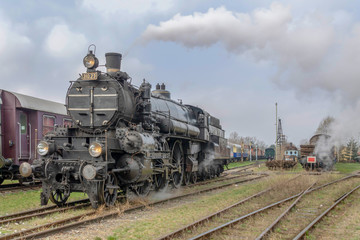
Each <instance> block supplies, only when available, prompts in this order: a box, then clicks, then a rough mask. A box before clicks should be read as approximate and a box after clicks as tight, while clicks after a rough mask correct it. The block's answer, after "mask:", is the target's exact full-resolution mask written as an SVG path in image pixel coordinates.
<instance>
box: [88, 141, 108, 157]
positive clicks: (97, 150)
mask: <svg viewBox="0 0 360 240" xmlns="http://www.w3.org/2000/svg"><path fill="white" fill-rule="evenodd" d="M103 151H104V149H103V146H102V145H101V144H100V143H98V142H93V143H91V144H90V146H89V154H90V155H91V156H92V157H100V156H101V154H102V153H103Z"/></svg>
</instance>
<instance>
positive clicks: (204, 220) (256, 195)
mask: <svg viewBox="0 0 360 240" xmlns="http://www.w3.org/2000/svg"><path fill="white" fill-rule="evenodd" d="M268 191H270V188H268V189H266V190H263V191H261V192H259V193H256V194H254V195H252V196H250V197H247V198H245V199H243V200H241V201H239V202H237V203H234V204H232V205H231V206H229V207H226V208H224V209H222V210H220V211H217V212H216V213H213V214H211V215H208V216H206V217H204V218H202V219H200V220H198V221H196V222H194V223H191V224H189V225H187V226H185V227H183V228H180V229H178V230H175V231H174V232H172V233H170V234H167V235H166V236H163V237H160V238H158V240H166V239H173V238H175V237H177V236H178V235H180V234H181V233H183V232H184V231H187V230H189V229H191V228H193V227H196V226H198V225H201V224H203V223H204V222H206V221H208V220H211V219H212V218H214V217H216V216H219V215H221V214H222V213H224V212H226V211H228V210H230V209H232V208H234V207H237V206H239V205H241V204H243V203H245V202H247V201H249V200H251V199H253V198H255V197H258V196H260V195H262V194H264V193H266V192H268Z"/></svg>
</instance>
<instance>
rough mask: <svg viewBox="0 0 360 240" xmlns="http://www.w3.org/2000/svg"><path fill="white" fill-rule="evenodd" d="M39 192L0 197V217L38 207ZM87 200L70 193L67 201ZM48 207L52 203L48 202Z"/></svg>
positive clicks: (30, 191) (31, 191) (79, 195)
mask: <svg viewBox="0 0 360 240" xmlns="http://www.w3.org/2000/svg"><path fill="white" fill-rule="evenodd" d="M40 193H41V190H28V191H18V192H11V193H4V194H1V195H0V215H5V214H11V213H16V212H21V211H25V210H30V209H33V208H38V207H40ZM84 198H87V195H84V194H83V193H71V195H70V197H69V199H68V201H75V200H80V199H84ZM48 204H49V205H52V204H53V203H52V202H51V201H50V200H49V203H48Z"/></svg>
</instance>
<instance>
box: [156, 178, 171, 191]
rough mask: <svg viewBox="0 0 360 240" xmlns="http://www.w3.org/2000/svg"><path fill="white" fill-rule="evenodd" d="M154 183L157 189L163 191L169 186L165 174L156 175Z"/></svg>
mask: <svg viewBox="0 0 360 240" xmlns="http://www.w3.org/2000/svg"><path fill="white" fill-rule="evenodd" d="M154 185H155V190H156V191H161V190H164V189H166V188H167V187H168V186H169V180H167V179H166V177H165V174H156V175H154Z"/></svg>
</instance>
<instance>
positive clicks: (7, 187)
mask: <svg viewBox="0 0 360 240" xmlns="http://www.w3.org/2000/svg"><path fill="white" fill-rule="evenodd" d="M40 187H41V183H40V182H36V183H31V184H26V185H25V184H21V183H12V184H3V185H0V193H2V192H11V191H17V190H33V189H38V188H40Z"/></svg>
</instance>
